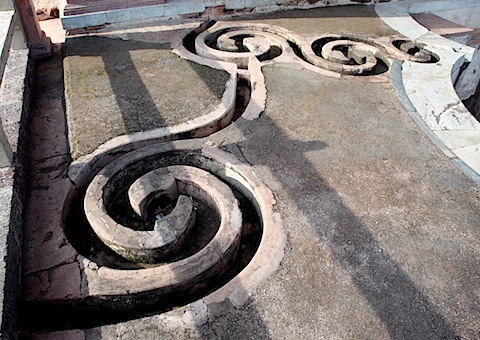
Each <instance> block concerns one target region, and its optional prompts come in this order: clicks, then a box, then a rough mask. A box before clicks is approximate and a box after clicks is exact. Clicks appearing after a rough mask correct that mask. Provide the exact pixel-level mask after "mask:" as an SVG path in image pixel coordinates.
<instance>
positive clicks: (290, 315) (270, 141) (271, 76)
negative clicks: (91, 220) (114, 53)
mask: <svg viewBox="0 0 480 340" xmlns="http://www.w3.org/2000/svg"><path fill="white" fill-rule="evenodd" d="M244 22H245V23H251V22H257V23H258V22H261V23H262V24H269V25H276V26H279V27H283V28H285V29H288V30H289V32H291V33H292V34H297V35H298V36H304V37H305V36H309V35H312V36H317V37H318V36H321V35H324V34H327V33H333V34H339V33H341V34H346V33H349V32H352V31H354V33H356V34H362V35H365V36H368V37H369V38H371V39H372V40H378V39H380V40H381V39H384V38H386V37H387V38H388V37H389V36H392V35H396V34H397V33H396V32H395V31H393V30H392V29H391V28H389V27H388V26H387V25H386V24H384V23H383V22H382V21H381V20H380V19H379V18H378V17H377V15H376V14H375V11H374V10H373V9H372V8H371V7H344V8H329V9H318V10H309V11H308V12H305V11H293V12H285V13H279V14H276V15H268V16H266V17H255V18H241V19H236V20H235V21H233V24H235V25H237V24H241V23H244ZM228 24H232V22H229V23H228ZM192 26H193V24H192ZM170 27H172V28H173V29H174V30H176V31H178V30H179V31H182V30H184V32H187V31H188V29H189V28H188V27H185V26H181V27H180V26H175V25H173V26H170ZM115 29H116V30H117V31H115ZM152 32H153V33H152ZM96 34H98V35H101V36H103V38H102V39H112V38H118V37H122V38H123V39H126V40H129V41H132V43H135V44H137V42H135V41H142V42H143V43H152V39H157V42H158V39H159V37H162V36H164V37H165V40H167V41H168V40H169V39H171V42H172V44H174V45H175V44H176V45H177V46H178V39H173V38H172V37H176V34H172V32H171V31H169V30H168V26H162V27H157V26H155V25H152V26H149V27H146V28H144V29H140V30H139V29H137V30H133V31H129V30H128V29H124V28H122V27H120V26H114V27H109V28H107V29H106V30H105V31H99V32H96ZM160 40H162V39H161V38H160ZM74 41H75V39H72V40H71V42H72V43H73V42H74ZM69 43H70V42H69ZM162 43H165V41H162ZM260 45H261V44H260ZM168 58H170V57H168ZM267 63H268V62H267ZM419 67H421V66H419ZM242 72H243V73H242ZM261 72H262V75H263V77H264V83H265V88H266V91H267V92H266V93H267V96H266V106H265V108H264V110H263V113H262V114H261V116H260V117H259V118H258V119H253V120H252V119H245V118H239V119H238V120H237V121H235V122H234V123H232V124H230V125H229V126H228V127H226V128H223V129H221V130H220V131H218V132H215V133H213V134H210V135H209V136H206V137H204V138H199V139H196V140H194V141H193V142H192V143H194V144H195V145H198V147H204V146H207V147H212V146H216V147H218V148H219V149H220V150H222V151H223V152H227V153H229V154H231V155H234V156H235V157H236V158H237V159H238V160H240V161H241V162H243V163H245V164H248V165H250V166H251V168H252V169H253V170H254V172H255V173H256V176H257V177H258V180H259V181H260V182H262V183H263V184H265V185H266V186H267V187H268V188H269V189H270V190H271V191H272V193H273V195H274V197H275V201H276V205H275V206H274V212H275V213H276V214H278V215H279V216H280V218H281V221H282V223H281V224H282V225H283V229H284V230H285V232H286V237H287V238H286V245H285V249H284V254H283V257H282V262H281V264H280V266H279V268H278V270H276V271H275V273H274V274H272V275H271V276H269V277H268V278H267V279H266V280H265V281H263V282H262V284H261V285H259V286H257V287H256V288H255V289H253V290H252V291H248V299H247V300H246V301H245V303H243V304H241V305H235V304H233V303H230V304H228V303H221V301H220V302H219V303H217V305H215V303H210V304H209V303H207V302H205V300H203V301H204V303H203V304H202V303H197V304H195V303H194V304H192V305H191V308H190V309H182V308H180V309H178V310H174V311H172V312H169V313H165V314H155V315H151V314H149V315H148V316H147V315H143V317H141V316H138V317H136V318H134V319H133V320H125V318H123V319H122V320H116V321H113V322H110V323H111V324H109V325H102V324H97V323H96V320H88V318H87V319H86V320H67V321H65V322H64V323H63V324H62V323H61V322H60V323H59V322H55V320H52V318H51V317H50V316H49V315H48V314H45V315H34V313H35V311H40V310H41V308H40V309H36V308H32V309H30V311H29V310H26V312H25V314H24V319H23V321H24V323H23V325H24V329H25V331H26V332H27V333H28V332H36V333H37V335H36V336H37V338H40V339H42V338H52V337H53V336H58V337H62V336H63V337H64V338H69V339H77V338H78V339H98V338H105V339H110V338H122V339H149V338H153V339H190V338H198V339H215V338H218V339H229V338H235V339H298V338H305V339H319V338H325V339H346V338H367V339H388V338H394V339H441V338H445V339H455V338H465V339H474V338H478V337H480V333H479V329H480V322H479V320H480V315H479V310H480V297H479V291H478V287H479V280H480V266H479V263H480V246H479V241H480V231H479V229H478V226H479V224H480V189H479V187H478V185H476V184H475V183H474V182H473V181H472V180H471V179H470V178H469V177H467V176H466V175H465V174H464V173H463V172H462V171H461V170H459V169H458V168H457V167H456V166H455V165H454V164H453V163H452V162H451V161H450V159H449V158H448V157H447V156H446V155H445V154H444V153H442V151H441V150H439V149H438V148H437V147H436V146H435V145H434V144H433V143H432V142H431V141H430V139H429V138H428V137H427V136H426V135H425V134H424V132H423V131H422V129H420V128H419V126H418V125H417V124H416V123H415V121H414V120H413V119H412V117H411V115H410V114H409V112H408V111H407V109H406V108H405V107H404V104H403V102H402V100H401V98H400V97H401V96H400V95H399V93H398V92H397V91H398V87H396V86H395V85H394V82H395V80H396V79H395V76H396V75H395V73H394V72H388V73H386V74H384V75H383V76H381V77H377V76H374V77H377V78H374V79H376V80H377V81H369V80H368V79H367V78H368V77H353V76H349V77H346V76H341V77H340V75H338V74H337V75H336V76H335V75H333V74H332V73H331V72H330V73H329V72H326V71H324V70H323V71H318V70H316V69H314V68H312V67H310V66H308V64H307V63H304V64H302V62H301V61H300V60H296V62H295V63H294V62H287V61H286V60H284V61H282V62H278V61H277V62H271V63H268V65H264V66H263V67H262V69H261ZM238 73H239V75H242V74H246V71H245V70H244V71H242V70H239V71H238ZM249 76H250V77H253V78H251V79H250V80H251V81H252V84H254V85H255V84H258V83H255V82H254V81H253V80H255V79H258V78H255V77H258V74H257V75H255V74H254V73H253V72H252V73H250V74H249ZM62 77H63V73H62V57H61V54H60V53H56V54H55V56H54V58H53V59H51V60H49V61H45V62H43V63H42V64H40V65H39V66H38V71H37V80H36V81H37V85H36V86H37V87H36V89H37V93H36V97H35V98H36V99H35V105H34V108H35V109H34V112H33V113H32V130H31V135H30V138H31V143H32V148H31V159H32V167H31V175H30V199H29V204H28V206H27V222H26V223H27V224H26V233H27V234H26V236H25V240H26V243H25V252H26V254H27V255H26V259H25V265H24V268H25V269H24V275H25V293H26V297H27V300H28V301H27V302H32V301H33V302H34V304H33V305H28V304H27V307H31V306H33V307H35V302H38V301H47V300H48V301H49V299H53V300H54V299H59V300H61V301H65V300H68V299H73V300H75V299H76V298H78V297H79V296H80V295H81V294H83V292H84V290H83V288H82V289H81V287H80V286H81V283H82V282H84V281H82V277H83V276H82V275H83V274H82V270H84V269H81V270H80V271H78V270H79V269H78V268H79V265H78V263H80V261H79V260H78V253H77V252H76V249H75V247H73V246H72V245H71V242H70V241H69V239H68V238H67V237H65V234H64V231H63V222H64V221H65V216H63V215H62V214H64V213H65V209H64V207H63V204H64V202H65V200H67V198H68V195H70V194H72V192H74V193H75V194H76V192H75V190H74V189H72V188H73V187H74V186H73V184H72V181H71V180H70V179H69V177H68V167H69V166H70V170H72V166H71V164H72V163H71V155H70V153H69V151H68V142H67V133H69V131H67V130H66V129H65V126H66V124H65V116H64V109H63V106H62V101H63V100H64V98H63V84H62ZM90 79H91V83H95V79H96V78H95V76H91V78H90ZM171 81H172V82H176V84H175V86H177V87H182V86H183V87H185V88H188V87H189V86H190V84H189V83H185V82H184V79H183V78H181V77H178V78H177V79H172V80H171ZM87 83H88V82H87ZM180 85H181V86H180ZM69 86H72V87H74V86H75V85H74V84H70V85H69ZM208 88H209V87H208V82H205V84H203V85H201V86H199V87H198V88H196V89H197V91H198V92H202V90H206V89H208ZM257 89H258V88H257ZM82 90H85V91H87V90H88V89H80V88H75V91H77V92H78V93H81V92H82ZM257 95H258V94H255V86H254V92H253V93H252V102H253V103H256V104H258V105H260V104H261V100H259V101H258V102H256V101H257V100H258V98H260V97H261V96H260V97H258V96H257ZM70 96H71V93H68V92H67V96H66V98H65V100H66V102H67V107H68V106H69V103H71V101H72V100H78V98H77V97H75V98H72V97H70ZM170 99H173V100H176V101H178V102H179V103H183V101H184V98H183V97H182V96H178V97H176V98H170ZM117 101H118V99H117ZM260 107H261V105H260ZM67 113H68V112H67ZM162 114H163V113H162ZM168 118H170V117H168ZM66 119H71V117H70V116H69V115H68V114H67V117H66ZM165 121H167V118H165ZM90 124H92V122H91V120H90V119H89V120H86V121H85V124H84V126H83V127H82V128H83V129H88V127H89V125H90ZM93 124H94V125H95V123H93ZM105 129H106V130H108V126H107V127H105ZM81 131H82V130H80V132H78V136H80V137H81V136H82V132H81ZM144 132H145V133H147V134H148V133H149V131H144ZM85 133H86V130H85ZM105 133H108V131H106V132H105ZM70 138H72V136H70ZM135 138H137V137H135ZM135 138H133V139H131V142H132V143H143V142H140V139H138V138H140V137H138V138H137V139H135ZM125 145H127V144H125V141H123V140H118V144H116V147H118V149H115V150H117V151H118V150H122V151H121V152H125V150H124V149H122V148H123V147H124V146H125ZM171 145H177V144H171ZM109 146H111V145H109ZM105 150H107V151H105ZM112 150H113V149H112ZM100 151H102V152H104V151H105V152H108V149H106V148H103V149H102V147H100V149H99V150H97V152H100ZM89 160H90V161H91V160H92V159H89V158H88V157H86V158H83V159H82V162H88V161H89ZM93 160H95V159H94V158H93ZM80 163H81V162H80ZM76 164H77V165H79V162H78V160H77V163H76ZM82 164H83V163H82ZM82 164H80V166H81V165H82ZM88 164H93V163H88ZM70 176H72V171H71V172H70ZM87 177H88V176H87ZM72 190H73V191H72ZM67 201H68V200H67ZM272 263H273V262H272ZM266 266H268V263H267V265H266ZM272 266H274V264H272ZM72 268H73V269H72ZM71 273H77V274H75V275H79V276H78V277H77V276H75V275H71ZM79 287H80V288H79ZM76 294H78V295H76ZM199 301H200V302H201V301H202V300H199ZM229 301H234V300H233V299H231V300H229ZM192 306H193V307H192ZM205 306H207V307H205ZM214 307H216V308H214ZM34 319H37V320H40V322H39V323H36V322H32V320H34ZM82 325H83V326H82ZM69 328H70V330H65V329H69ZM71 328H73V330H72V329H71ZM42 329H43V330H49V331H57V332H54V333H44V334H41V330H42Z"/></svg>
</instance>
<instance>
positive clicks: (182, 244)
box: [51, 23, 435, 318]
mask: <svg viewBox="0 0 480 340" xmlns="http://www.w3.org/2000/svg"><path fill="white" fill-rule="evenodd" d="M194 33H195V34H193V35H190V36H189V37H190V39H192V41H190V43H191V45H193V48H187V47H186V40H187V37H185V38H184V40H183V44H182V45H181V46H179V47H177V49H176V53H177V54H180V55H181V56H182V57H184V58H186V59H189V60H191V61H194V62H197V63H201V64H203V65H208V66H211V67H215V68H220V69H225V70H228V72H229V73H230V75H231V80H237V79H240V80H245V81H246V82H247V83H248V84H249V88H248V91H247V92H248V95H249V96H251V97H249V100H246V103H245V107H244V108H242V112H240V114H239V115H236V117H235V118H239V116H241V118H242V119H243V121H245V120H254V119H256V118H258V117H259V115H260V114H261V113H262V112H263V110H264V108H265V103H266V89H265V84H264V79H263V74H262V70H261V68H262V66H264V65H268V64H269V63H290V64H291V63H297V64H300V65H301V66H302V67H304V68H307V69H309V70H312V71H314V72H317V73H320V74H322V75H327V76H331V77H340V76H345V77H351V78H354V77H356V78H357V79H358V78H363V79H367V78H368V79H371V80H372V81H379V80H380V81H382V79H384V78H382V77H384V75H382V74H381V73H388V72H387V71H388V69H389V66H390V63H391V60H393V59H400V60H412V61H416V62H435V57H433V56H432V53H430V52H429V51H428V49H426V48H424V47H423V46H418V45H417V44H415V43H414V42H411V41H408V40H404V39H386V40H384V41H373V40H372V39H369V38H365V37H351V36H346V35H344V36H339V35H326V36H320V37H318V36H311V37H302V36H298V35H295V34H293V33H291V32H289V31H288V30H286V29H283V28H279V27H272V26H267V25H261V24H255V25H241V24H238V25H232V24H213V23H211V24H210V25H205V26H204V27H202V28H199V29H198V30H196V32H194ZM379 65H381V66H380V67H379ZM357 76H362V77H357ZM231 83H233V81H230V82H229V84H231ZM236 90H237V96H239V97H241V94H239V93H238V92H239V91H238V88H237V89H236ZM225 92H226V94H224V97H225V98H223V99H224V100H223V102H224V103H222V107H221V109H219V112H220V111H221V112H220V113H221V114H218V115H217V114H216V115H215V117H214V118H215V119H217V120H218V117H217V116H221V117H222V118H221V119H220V123H219V122H218V121H215V120H212V121H210V120H208V119H211V117H210V118H208V119H203V117H202V120H201V121H200V120H199V121H200V122H194V123H195V124H185V125H184V126H181V127H177V128H176V129H169V128H168V129H167V128H166V129H162V130H161V131H160V130H159V131H153V132H152V131H147V132H145V133H140V134H136V135H132V136H120V137H118V138H117V139H114V140H110V141H109V142H107V143H106V144H104V145H102V146H101V147H99V148H98V149H97V150H96V151H95V152H93V153H92V154H90V155H87V156H86V157H84V158H83V159H81V160H80V161H78V162H77V164H73V165H72V166H71V168H70V173H69V175H70V179H71V180H72V182H73V183H75V185H76V186H77V189H78V192H76V193H75V194H72V196H75V195H76V196H75V199H79V201H81V202H79V203H78V206H77V207H76V208H77V209H78V210H82V209H83V211H82V213H83V214H84V216H81V217H82V218H84V219H85V222H86V223H85V224H87V225H88V226H83V227H82V228H83V229H80V233H82V232H85V233H89V232H90V231H89V228H91V234H93V235H94V237H96V238H98V240H99V243H101V247H104V248H105V249H106V250H102V251H101V252H100V253H99V254H96V256H97V257H92V256H91V251H90V248H92V249H93V248H95V247H94V246H93V245H92V243H91V242H90V243H89V242H86V243H87V244H86V246H84V245H79V244H78V242H77V243H75V242H74V241H73V239H74V238H75V236H76V235H78V231H75V232H76V233H77V234H75V233H73V235H74V237H72V236H71V235H72V232H71V230H67V237H69V240H70V241H71V242H72V244H73V247H74V248H77V250H78V253H79V254H78V258H77V261H78V263H79V264H80V268H81V271H82V275H81V281H82V282H81V292H80V294H79V295H78V296H75V297H73V298H67V299H66V300H68V301H69V302H72V304H71V306H72V308H73V309H76V308H77V307H80V308H77V309H78V311H75V312H74V313H73V314H74V315H76V314H75V313H77V312H78V313H80V314H81V310H82V309H84V310H87V311H92V310H94V311H96V312H97V313H98V311H100V312H101V311H105V310H107V311H109V312H119V313H124V314H122V315H127V314H128V317H127V318H130V317H132V316H130V311H132V310H137V309H139V312H138V313H133V314H131V315H133V316H141V315H143V314H142V313H144V310H143V309H142V308H143V307H146V309H145V310H147V313H150V312H151V311H152V310H155V311H158V308H157V307H155V306H158V305H159V304H162V303H163V302H164V301H167V300H169V301H170V302H169V303H170V305H168V306H167V307H165V306H163V307H162V308H165V310H168V308H171V306H177V305H176V303H178V300H176V298H177V297H178V296H180V295H185V296H187V297H186V298H185V299H183V300H182V301H181V304H182V305H185V307H183V308H184V310H188V309H189V308H193V307H192V306H193V305H195V306H197V305H198V304H200V305H202V306H203V307H205V306H206V307H205V309H206V310H207V312H206V313H208V310H209V309H208V308H209V307H208V306H210V305H212V304H219V303H224V304H226V305H231V306H234V307H239V306H242V304H243V303H244V302H245V301H246V300H247V299H248V296H249V294H251V292H252V291H253V290H254V289H255V288H256V287H258V286H259V285H260V284H261V283H262V282H264V281H265V280H266V279H267V278H268V276H269V275H271V274H272V273H273V272H274V271H275V270H276V269H277V268H278V266H279V264H280V261H281V259H282V256H283V251H284V247H285V243H286V236H285V233H284V231H283V229H282V226H281V221H280V218H279V216H278V214H276V213H275V212H274V205H275V200H274V198H273V194H272V193H271V191H270V190H269V189H268V188H266V186H265V185H264V184H263V183H262V182H261V181H260V180H259V179H258V178H257V176H256V174H255V172H254V171H253V170H252V168H251V167H250V166H249V165H248V164H244V163H242V162H240V161H239V160H238V159H237V158H235V157H233V156H232V154H230V153H227V152H225V151H222V150H220V149H219V148H217V147H207V146H206V144H208V142H207V140H206V138H204V137H205V136H208V135H212V134H215V132H217V131H219V130H221V129H223V128H225V127H226V126H227V125H228V124H236V122H232V120H233V116H234V115H233V113H232V112H233V109H234V108H233V103H234V102H235V91H234V89H232V88H227V90H226V91H225ZM227 92H228V93H227ZM227 97H228V98H227ZM212 119H213V118H212ZM242 119H240V121H241V120H242ZM193 138H200V139H193ZM160 142H161V143H160ZM83 190H85V192H84V194H83ZM80 196H81V197H80ZM79 197H80V198H79ZM241 200H245V201H248V204H249V207H250V208H251V210H253V211H254V213H253V214H254V215H255V218H256V222H255V223H257V224H258V226H257V227H256V231H255V232H256V233H257V234H258V240H254V241H255V242H251V243H252V245H250V246H249V247H250V248H249V251H250V254H248V256H246V255H244V254H242V252H244V250H243V247H242V245H245V233H246V231H245V229H246V228H245V225H246V224H248V223H249V222H248V221H247V222H246V221H245V215H246V213H245V211H244V209H243V207H245V204H243V207H242V202H240V201H241ZM72 201H73V199H70V200H67V201H66V202H65V214H66V215H68V214H69V211H70V210H72V209H71V206H70V205H71V203H72ZM119 202H120V203H121V204H119ZM131 215H132V216H133V217H132V216H131ZM77 217H78V216H76V215H75V216H74V214H73V213H72V214H70V219H68V217H67V220H68V221H69V222H71V221H72V220H75V219H76V218H77ZM131 221H134V223H133V224H131V223H130V222H131ZM202 221H203V222H202ZM205 221H207V222H205ZM202 223H203V224H209V225H210V224H211V225H213V227H211V228H210V229H211V230H213V231H211V232H210V235H209V236H208V237H207V236H205V237H204V238H203V240H202V242H200V243H201V244H200V245H197V246H196V247H195V249H194V250H186V248H188V247H189V246H190V245H189V244H188V242H189V240H190V239H192V238H195V237H197V236H195V234H196V233H202V232H203V231H204V230H205V229H208V228H203V229H202V228H200V227H199V225H201V224H202ZM72 224H75V223H72ZM70 228H71V227H70ZM67 229H68V226H67ZM69 233H70V236H69V235H68V234H69ZM249 241H250V240H249ZM80 248H81V249H80ZM104 248H102V249H104ZM85 249H86V250H85ZM196 299H197V300H196ZM59 300H61V299H58V298H57V297H56V296H53V297H51V301H54V302H55V303H56V302H58V301H59ZM192 301H196V302H192ZM203 307H202V308H203ZM151 308H153V309H151ZM155 308H157V309H155ZM165 310H163V311H165ZM123 317H124V316H123ZM113 318H115V317H113Z"/></svg>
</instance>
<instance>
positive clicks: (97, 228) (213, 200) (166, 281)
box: [84, 154, 242, 293]
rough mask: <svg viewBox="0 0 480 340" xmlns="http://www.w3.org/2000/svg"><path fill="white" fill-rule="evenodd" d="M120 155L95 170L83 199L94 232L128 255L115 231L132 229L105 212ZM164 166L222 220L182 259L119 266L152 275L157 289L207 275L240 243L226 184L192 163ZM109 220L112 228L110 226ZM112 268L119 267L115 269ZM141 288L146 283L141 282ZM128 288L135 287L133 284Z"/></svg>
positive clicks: (125, 273) (238, 216)
mask: <svg viewBox="0 0 480 340" xmlns="http://www.w3.org/2000/svg"><path fill="white" fill-rule="evenodd" d="M123 158H125V156H124V157H121V158H119V159H118V160H116V161H113V162H112V163H110V164H109V165H108V166H106V167H105V168H104V169H102V170H101V171H100V172H99V173H98V174H97V176H96V177H95V178H94V180H93V181H92V182H91V184H90V185H89V187H88V189H87V192H86V194H85V199H84V202H85V213H86V215H87V219H88V221H89V222H90V225H91V227H92V229H93V230H94V232H95V233H96V234H97V236H98V237H99V238H100V239H101V240H102V241H103V242H104V243H105V244H106V245H107V246H109V247H110V248H111V249H113V250H114V251H116V252H119V253H121V255H122V256H124V255H127V256H128V255H130V254H129V252H131V251H132V250H131V249H127V250H120V249H119V248H121V247H124V246H126V245H123V244H117V243H116V233H118V232H121V233H126V234H127V235H129V234H131V231H132V230H131V229H129V228H127V227H124V226H121V225H119V224H118V223H116V222H115V221H114V220H113V219H112V218H111V217H110V216H109V215H108V213H107V211H106V208H105V204H104V199H105V198H104V195H103V192H104V191H105V190H104V188H106V187H107V186H108V185H109V184H110V183H111V181H113V180H114V178H115V177H116V176H119V175H121V173H122V172H124V171H125V168H124V167H123V166H124V165H125V163H124V162H123ZM126 158H128V160H129V161H131V162H129V163H130V164H129V165H130V166H132V164H135V160H138V158H135V156H134V155H130V154H128V155H126ZM167 168H168V171H169V172H170V173H171V174H172V175H173V176H174V177H175V178H176V179H177V180H178V181H179V184H181V185H182V184H183V185H182V186H183V188H179V191H180V192H184V193H185V194H187V195H191V196H194V197H198V196H200V197H201V199H205V200H208V201H207V203H208V204H210V205H212V207H213V208H214V209H216V210H217V212H218V214H219V216H220V217H221V221H220V226H219V228H218V231H217V233H216V234H215V236H214V238H213V239H212V240H211V241H210V242H209V243H208V244H207V245H206V246H205V247H204V248H203V249H201V250H200V251H199V252H197V253H195V254H193V255H191V256H189V257H187V258H185V259H182V260H180V261H176V262H171V263H168V264H164V265H161V266H158V267H154V268H148V269H136V270H131V271H129V270H120V272H121V273H122V275H123V276H124V277H130V278H132V277H133V276H136V275H137V274H136V273H137V272H139V271H141V272H142V273H144V276H145V275H146V276H150V275H153V276H155V278H156V280H155V281H156V282H155V286H156V287H155V288H157V289H160V288H165V289H166V288H168V287H170V286H173V285H175V286H176V285H177V284H183V283H187V282H188V281H190V280H193V279H194V278H196V277H198V276H201V275H204V274H205V275H206V272H207V271H209V269H211V268H213V267H215V266H216V265H217V263H219V262H225V261H229V260H230V258H231V257H232V256H233V255H234V253H235V252H236V249H237V247H238V245H239V242H240V233H241V227H242V226H241V224H242V217H241V212H240V208H239V207H238V202H237V199H236V198H235V197H234V195H233V192H232V191H231V189H230V188H229V187H228V186H227V185H226V184H224V183H223V182H221V181H220V180H218V179H217V178H215V177H214V176H213V175H211V174H209V173H208V172H206V171H205V170H202V169H197V168H194V167H191V166H184V165H177V166H169V167H167ZM111 223H113V225H114V226H115V228H111V227H109V225H111ZM117 229H118V230H117ZM140 253H141V249H140ZM135 256H139V255H135ZM130 257H133V256H130ZM102 270H103V271H105V270H106V269H105V267H102V268H100V269H99V272H100V271H102ZM115 272H118V271H117V270H115ZM142 288H145V287H144V286H143V285H142ZM129 290H130V291H134V290H135V288H133V289H129ZM142 290H143V289H142ZM110 293H112V292H110Z"/></svg>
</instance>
